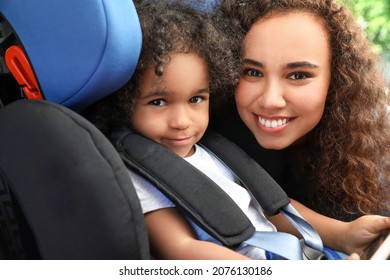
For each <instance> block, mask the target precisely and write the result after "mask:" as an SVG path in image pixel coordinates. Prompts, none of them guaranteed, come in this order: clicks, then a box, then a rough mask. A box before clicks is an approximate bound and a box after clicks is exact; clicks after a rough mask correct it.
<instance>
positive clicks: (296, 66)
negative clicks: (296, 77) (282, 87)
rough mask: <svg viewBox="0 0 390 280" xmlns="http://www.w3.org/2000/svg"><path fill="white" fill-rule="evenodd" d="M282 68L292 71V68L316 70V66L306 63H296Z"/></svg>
mask: <svg viewBox="0 0 390 280" xmlns="http://www.w3.org/2000/svg"><path fill="white" fill-rule="evenodd" d="M283 68H285V69H294V68H318V65H316V64H314V63H311V62H308V61H296V62H291V63H287V64H286V65H285V66H284V67H283Z"/></svg>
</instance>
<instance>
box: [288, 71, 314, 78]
mask: <svg viewBox="0 0 390 280" xmlns="http://www.w3.org/2000/svg"><path fill="white" fill-rule="evenodd" d="M310 77H311V75H310V74H309V73H306V72H296V73H293V74H291V75H289V76H288V78H289V79H291V80H304V79H308V78H310Z"/></svg>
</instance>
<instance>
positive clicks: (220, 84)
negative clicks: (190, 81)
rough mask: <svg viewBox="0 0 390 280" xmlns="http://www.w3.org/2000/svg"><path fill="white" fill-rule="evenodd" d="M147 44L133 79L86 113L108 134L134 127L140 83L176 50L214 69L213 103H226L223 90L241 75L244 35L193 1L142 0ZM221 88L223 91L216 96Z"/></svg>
mask: <svg viewBox="0 0 390 280" xmlns="http://www.w3.org/2000/svg"><path fill="white" fill-rule="evenodd" d="M135 5H136V8H137V12H138V16H139V20H140V23H141V28H142V34H143V42H142V50H141V55H140V58H139V61H138V65H137V68H136V70H135V73H134V74H133V76H132V78H131V79H130V81H129V82H128V83H127V84H126V85H125V86H124V87H123V88H121V89H120V90H119V91H117V92H116V93H114V94H112V95H110V96H108V97H107V98H105V99H103V100H101V101H99V102H97V103H96V104H94V105H93V106H92V107H91V108H89V109H88V110H87V111H86V113H85V116H86V117H87V118H88V119H90V120H91V121H92V122H93V123H94V124H95V125H96V126H97V127H98V128H99V129H100V130H101V131H102V132H103V133H105V134H109V133H110V131H111V129H113V128H114V127H117V126H123V125H125V126H131V120H130V113H131V111H132V110H133V105H134V102H135V101H136V100H137V97H138V96H139V81H140V78H141V77H142V75H143V74H144V72H145V71H146V70H147V69H150V67H151V66H152V67H153V66H154V69H155V71H154V72H155V74H156V75H157V76H162V75H164V67H165V66H166V65H167V64H168V63H169V62H170V57H171V55H172V54H181V53H195V54H197V55H199V56H200V57H201V58H203V59H204V60H205V62H206V63H207V65H208V69H209V77H210V93H211V94H212V98H211V101H210V105H211V106H212V107H213V108H215V106H217V105H218V104H222V103H223V102H224V100H226V99H227V98H225V96H224V94H223V93H226V92H231V90H229V88H233V87H234V85H235V84H236V83H237V81H238V78H239V67H238V64H239V63H240V62H239V61H240V60H239V55H238V54H237V53H235V52H234V50H235V49H236V46H237V45H240V43H241V40H242V37H240V33H234V32H229V31H230V24H229V22H228V21H227V20H225V19H224V18H223V17H218V16H215V15H214V14H212V13H210V12H205V11H201V10H197V9H195V8H194V7H192V5H191V3H190V2H189V1H170V0H162V1H161V0H158V1H136V2H135ZM217 92H218V94H216V93H217Z"/></svg>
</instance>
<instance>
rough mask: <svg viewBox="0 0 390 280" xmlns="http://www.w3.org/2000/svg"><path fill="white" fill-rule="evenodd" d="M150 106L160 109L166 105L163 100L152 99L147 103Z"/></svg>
mask: <svg viewBox="0 0 390 280" xmlns="http://www.w3.org/2000/svg"><path fill="white" fill-rule="evenodd" d="M149 104H150V105H153V106H158V107H162V106H164V105H165V104H166V102H165V100H164V99H154V100H152V101H150V102H149Z"/></svg>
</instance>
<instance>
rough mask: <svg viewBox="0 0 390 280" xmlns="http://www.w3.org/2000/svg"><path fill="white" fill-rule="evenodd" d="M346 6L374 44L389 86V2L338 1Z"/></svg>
mask: <svg viewBox="0 0 390 280" xmlns="http://www.w3.org/2000/svg"><path fill="white" fill-rule="evenodd" d="M338 1H339V2H340V3H344V4H346V5H347V6H348V7H349V8H350V9H351V11H352V12H353V14H354V15H355V18H356V19H357V21H358V22H359V24H360V25H361V27H362V28H363V30H364V31H365V32H366V34H367V36H368V38H369V39H370V40H371V41H372V42H373V43H374V51H375V52H376V53H377V54H379V55H380V56H381V57H382V59H383V73H384V75H385V78H386V80H387V83H388V84H389V86H390V0H338Z"/></svg>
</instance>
